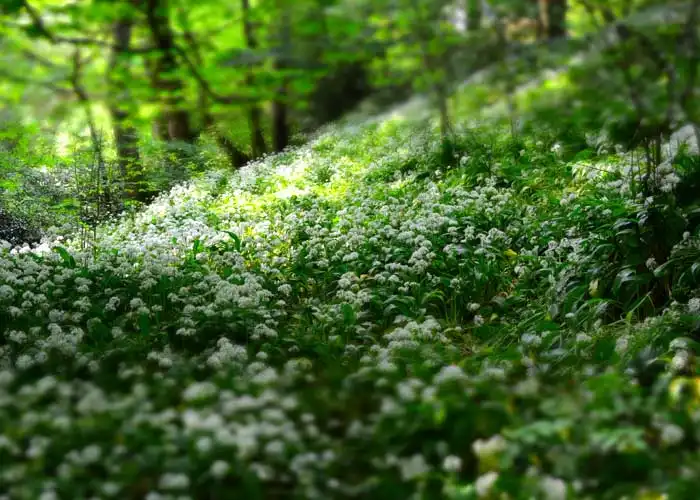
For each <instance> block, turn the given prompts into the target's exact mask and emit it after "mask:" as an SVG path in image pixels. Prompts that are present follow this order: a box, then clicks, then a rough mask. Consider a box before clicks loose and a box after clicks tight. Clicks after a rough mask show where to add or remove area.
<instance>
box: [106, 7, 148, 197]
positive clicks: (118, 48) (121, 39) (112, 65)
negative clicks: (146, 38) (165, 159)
mask: <svg viewBox="0 0 700 500" xmlns="http://www.w3.org/2000/svg"><path fill="white" fill-rule="evenodd" d="M132 25H133V21H132V20H131V19H129V18H122V19H118V20H117V21H116V22H115V23H114V24H113V25H112V38H113V43H114V46H113V48H112V53H111V55H110V59H109V70H108V73H107V84H108V86H109V113H110V115H111V118H112V130H113V132H114V146H115V149H116V150H117V164H118V165H119V173H120V175H121V179H122V182H123V183H124V187H125V189H124V193H125V195H126V197H127V198H131V199H136V200H139V201H144V200H145V198H144V196H142V195H143V194H144V193H143V191H144V190H143V186H142V184H143V180H144V178H143V167H142V165H141V159H140V155H139V144H138V141H139V137H138V131H137V130H136V128H135V127H134V126H133V125H131V124H130V123H129V104H130V103H129V101H130V97H129V95H128V86H127V85H126V83H125V80H126V78H127V77H128V74H129V72H128V66H129V63H128V57H129V46H130V44H131V33H132Z"/></svg>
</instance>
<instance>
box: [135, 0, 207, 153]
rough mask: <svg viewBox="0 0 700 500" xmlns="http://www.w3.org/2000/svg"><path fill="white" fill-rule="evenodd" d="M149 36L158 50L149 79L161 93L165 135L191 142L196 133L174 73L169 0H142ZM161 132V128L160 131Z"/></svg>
mask: <svg viewBox="0 0 700 500" xmlns="http://www.w3.org/2000/svg"><path fill="white" fill-rule="evenodd" d="M143 1H144V2H145V14H146V22H147V25H148V29H149V31H150V36H151V40H152V42H153V45H155V46H156V47H157V48H158V50H159V55H158V58H157V59H156V61H155V62H154V67H153V71H152V83H153V86H154V88H155V90H156V91H157V92H158V93H159V94H160V98H161V100H162V102H163V105H164V116H165V119H166V120H167V124H168V126H167V130H168V137H169V138H170V140H173V141H183V142H188V143H191V142H193V141H194V139H195V137H196V134H195V133H194V132H193V130H192V127H191V123H190V114H189V112H188V111H187V110H186V109H185V100H184V96H183V91H184V87H185V85H184V83H183V82H182V80H181V78H179V77H178V76H177V75H176V73H177V71H178V70H179V69H180V68H179V64H178V61H177V57H176V47H175V38H174V35H173V31H172V27H171V26H170V19H169V16H168V0H143ZM160 132H161V133H162V132H163V131H162V130H161V131H160Z"/></svg>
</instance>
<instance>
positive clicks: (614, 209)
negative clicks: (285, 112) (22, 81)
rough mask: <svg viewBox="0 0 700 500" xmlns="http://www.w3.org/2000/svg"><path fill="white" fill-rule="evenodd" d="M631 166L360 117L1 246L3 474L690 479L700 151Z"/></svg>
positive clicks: (451, 482) (203, 484) (164, 478)
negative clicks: (83, 238) (114, 211)
mask: <svg viewBox="0 0 700 500" xmlns="http://www.w3.org/2000/svg"><path fill="white" fill-rule="evenodd" d="M632 159H633V157H624V156H599V155H597V154H594V153H593V152H590V151H583V152H580V153H578V154H576V155H567V157H564V156H562V154H561V151H560V149H559V145H558V144H555V143H553V141H551V140H547V139H546V138H542V137H540V138H538V137H534V136H533V137H524V138H520V139H518V140H513V139H511V138H509V136H508V135H507V134H506V133H502V132H501V131H498V130H494V129H491V131H490V132H486V131H483V130H477V129H462V130H458V131H457V140H456V142H455V143H454V144H451V145H449V147H447V146H444V145H441V144H440V143H439V141H437V139H436V137H435V136H434V135H433V134H432V133H430V132H428V131H426V130H425V128H424V127H423V126H422V125H420V124H417V123H415V122H411V121H409V120H400V119H390V120H386V121H375V122H373V123H370V124H367V125H356V126H353V127H345V128H342V129H339V130H329V131H327V132H326V133H324V134H321V135H320V136H319V137H318V138H317V139H316V140H315V141H313V142H312V143H310V144H309V145H308V146H306V147H303V148H300V149H298V150H295V151H290V152H287V153H285V154H283V155H278V156H274V157H270V158H267V159H265V160H263V161H261V162H259V163H258V164H256V165H252V166H250V167H248V168H246V169H244V170H242V171H241V172H240V173H237V174H235V175H233V176H225V175H223V174H211V175H210V176H209V177H208V178H206V179H203V180H200V181H197V182H195V183H191V184H188V185H184V186H181V187H178V188H176V189H174V190H173V191H172V192H171V193H169V194H167V195H164V196H162V197H161V198H159V199H157V200H156V201H155V202H154V203H153V204H152V205H151V206H149V207H147V208H146V209H145V210H144V211H143V212H141V213H139V214H138V215H136V216H135V217H134V218H132V219H129V220H123V221H121V222H119V223H118V224H116V225H112V226H104V227H102V228H100V232H99V234H98V235H97V238H96V242H95V244H94V246H92V247H91V248H87V249H84V248H83V249H81V248H78V244H77V243H74V242H72V241H71V240H70V238H66V239H64V240H63V241H61V238H60V237H55V239H54V240H52V241H51V242H48V241H47V242H44V244H43V245H42V246H40V247H38V248H34V249H33V250H32V251H29V250H28V249H27V248H25V249H10V248H3V249H2V250H0V324H1V325H2V327H1V329H0V333H1V334H2V335H1V336H0V363H1V364H0V429H1V430H2V431H1V432H2V434H1V435H0V463H1V464H2V468H0V491H3V492H6V494H7V495H9V496H8V497H6V498H20V499H22V498H26V499H35V498H42V499H49V498H71V499H78V498H149V499H165V498H182V499H184V498H193V499H202V498H217V499H218V498H222V499H223V498H234V497H235V498H246V499H248V498H250V499H255V498H265V499H274V498H377V499H379V498H381V499H385V498H386V499H390V498H396V499H405V498H476V497H482V498H548V499H563V498H622V497H625V496H626V497H627V498H661V495H662V494H667V495H669V497H670V498H694V494H695V485H696V484H697V481H698V480H699V479H700V455H699V454H698V447H697V440H698V439H700V433H699V432H698V431H699V430H700V429H698V420H699V419H700V378H697V377H696V369H695V364H694V351H695V347H696V345H697V344H696V340H697V337H698V335H699V333H700V288H699V285H700V282H699V281H698V280H699V279H700V235H699V234H698V223H699V222H700V221H699V220H698V217H697V215H698V212H697V211H694V208H695V207H694V205H693V204H692V202H688V201H685V202H681V200H680V199H678V198H676V197H675V196H674V190H675V189H681V188H682V186H684V185H687V184H688V182H691V180H692V179H693V178H697V172H698V170H699V169H698V168H697V162H695V163H694V161H695V160H694V159H692V158H689V157H679V158H678V159H677V160H676V162H675V164H673V165H672V164H670V163H669V164H668V165H664V166H662V168H660V169H659V171H658V172H657V174H658V175H656V177H655V182H656V184H654V185H653V186H648V189H650V190H652V191H653V192H654V193H656V194H654V195H648V196H646V197H645V196H642V195H640V194H639V193H638V191H640V188H639V186H637V185H636V183H635V182H633V181H632V179H633V178H634V177H633V175H632V174H634V173H635V170H634V169H635V164H634V162H632V161H631V160H632ZM693 173H695V177H693ZM686 181H687V182H686ZM677 185H678V186H677ZM647 194H648V193H647ZM504 495H505V496H504Z"/></svg>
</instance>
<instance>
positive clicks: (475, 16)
mask: <svg viewBox="0 0 700 500" xmlns="http://www.w3.org/2000/svg"><path fill="white" fill-rule="evenodd" d="M466 2H467V5H466V8H465V13H466V15H467V31H470V32H471V31H477V30H479V29H480V28H481V17H482V15H483V12H482V8H481V0H466Z"/></svg>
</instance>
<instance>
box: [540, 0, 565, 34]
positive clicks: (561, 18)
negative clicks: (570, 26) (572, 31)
mask: <svg viewBox="0 0 700 500" xmlns="http://www.w3.org/2000/svg"><path fill="white" fill-rule="evenodd" d="M539 10H540V16H539V17H540V23H541V24H542V26H543V27H544V34H545V35H546V38H547V39H548V40H555V39H558V38H564V37H566V34H567V33H566V11H567V0H539Z"/></svg>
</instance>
